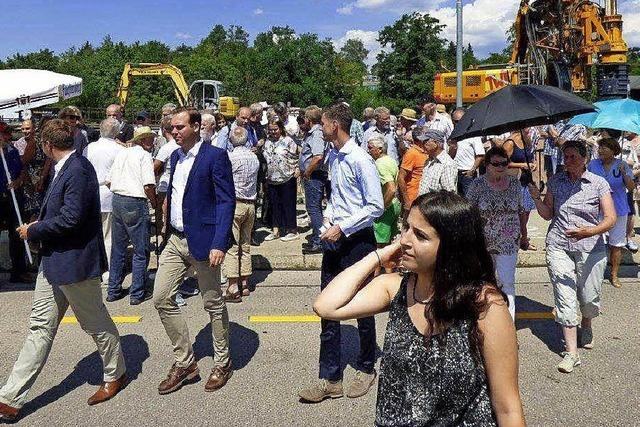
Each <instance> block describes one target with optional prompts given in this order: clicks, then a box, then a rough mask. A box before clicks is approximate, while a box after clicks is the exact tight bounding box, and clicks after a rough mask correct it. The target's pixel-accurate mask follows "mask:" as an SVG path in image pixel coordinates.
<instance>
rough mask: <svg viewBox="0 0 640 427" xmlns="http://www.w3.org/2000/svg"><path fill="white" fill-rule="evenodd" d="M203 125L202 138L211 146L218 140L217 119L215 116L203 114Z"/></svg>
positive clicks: (201, 129) (201, 128)
mask: <svg viewBox="0 0 640 427" xmlns="http://www.w3.org/2000/svg"><path fill="white" fill-rule="evenodd" d="M200 117H201V118H202V123H201V127H200V137H201V138H202V142H204V143H205V144H211V143H212V141H215V140H216V137H217V135H216V118H215V117H214V116H213V114H209V113H203V114H202V115H201V116H200Z"/></svg>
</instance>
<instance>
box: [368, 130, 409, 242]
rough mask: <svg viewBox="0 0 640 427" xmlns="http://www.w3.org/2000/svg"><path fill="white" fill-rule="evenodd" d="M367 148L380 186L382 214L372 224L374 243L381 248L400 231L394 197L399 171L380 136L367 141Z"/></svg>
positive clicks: (397, 208)
mask: <svg viewBox="0 0 640 427" xmlns="http://www.w3.org/2000/svg"><path fill="white" fill-rule="evenodd" d="M367 148H368V150H369V154H370V155H371V157H373V160H375V161H376V169H377V170H378V175H379V176H380V185H381V186H382V201H383V203H384V213H383V214H382V216H381V217H379V218H377V219H376V220H375V221H374V222H373V231H374V233H375V236H376V243H377V244H378V247H379V248H382V247H384V246H386V245H388V244H389V243H391V240H393V238H394V237H395V235H396V234H398V232H399V231H400V230H399V229H398V218H399V217H400V213H401V211H402V208H401V206H400V200H398V198H397V197H396V191H397V185H396V182H398V173H399V169H398V165H397V164H396V162H394V161H393V159H391V157H389V156H387V141H386V140H385V139H384V138H383V137H382V136H381V135H375V136H373V137H372V138H371V139H369V142H368V143H367Z"/></svg>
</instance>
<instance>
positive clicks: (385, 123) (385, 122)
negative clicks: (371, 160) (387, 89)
mask: <svg viewBox="0 0 640 427" xmlns="http://www.w3.org/2000/svg"><path fill="white" fill-rule="evenodd" d="M375 118H376V125H375V126H371V127H370V128H369V129H367V131H366V132H365V133H364V141H363V143H362V145H361V147H362V148H363V149H364V150H365V151H366V150H367V144H368V143H369V140H370V139H371V138H372V137H373V136H374V135H380V136H382V137H383V138H384V140H385V141H386V142H387V156H389V157H391V158H392V159H393V160H394V161H395V162H396V163H399V162H400V157H399V156H398V146H397V144H396V138H395V136H394V132H393V130H392V129H391V126H390V123H391V112H390V111H389V109H388V108H386V107H378V108H376V109H375Z"/></svg>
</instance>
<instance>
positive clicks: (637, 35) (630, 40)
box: [618, 0, 640, 47]
mask: <svg viewBox="0 0 640 427" xmlns="http://www.w3.org/2000/svg"><path fill="white" fill-rule="evenodd" d="M619 6H620V7H619V8H618V12H619V13H620V14H621V15H622V21H623V25H622V37H623V38H624V41H626V42H627V44H628V45H629V47H635V46H640V0H635V1H625V2H621V3H620V5H619Z"/></svg>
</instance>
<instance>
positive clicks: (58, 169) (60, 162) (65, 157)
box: [51, 150, 76, 184]
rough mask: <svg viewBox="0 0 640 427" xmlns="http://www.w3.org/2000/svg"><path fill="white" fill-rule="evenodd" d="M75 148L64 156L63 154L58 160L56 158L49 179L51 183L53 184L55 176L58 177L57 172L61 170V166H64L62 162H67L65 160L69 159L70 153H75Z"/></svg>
mask: <svg viewBox="0 0 640 427" xmlns="http://www.w3.org/2000/svg"><path fill="white" fill-rule="evenodd" d="M75 152H76V150H71V151H70V152H69V154H67V155H66V156H64V157H63V158H61V159H60V160H58V162H57V163H56V165H55V166H54V167H53V172H54V173H53V179H52V180H51V183H52V184H53V181H55V180H56V178H57V177H58V173H60V171H61V170H62V167H63V166H64V164H65V163H66V162H67V160H69V157H71V155H72V154H73V153H75Z"/></svg>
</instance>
